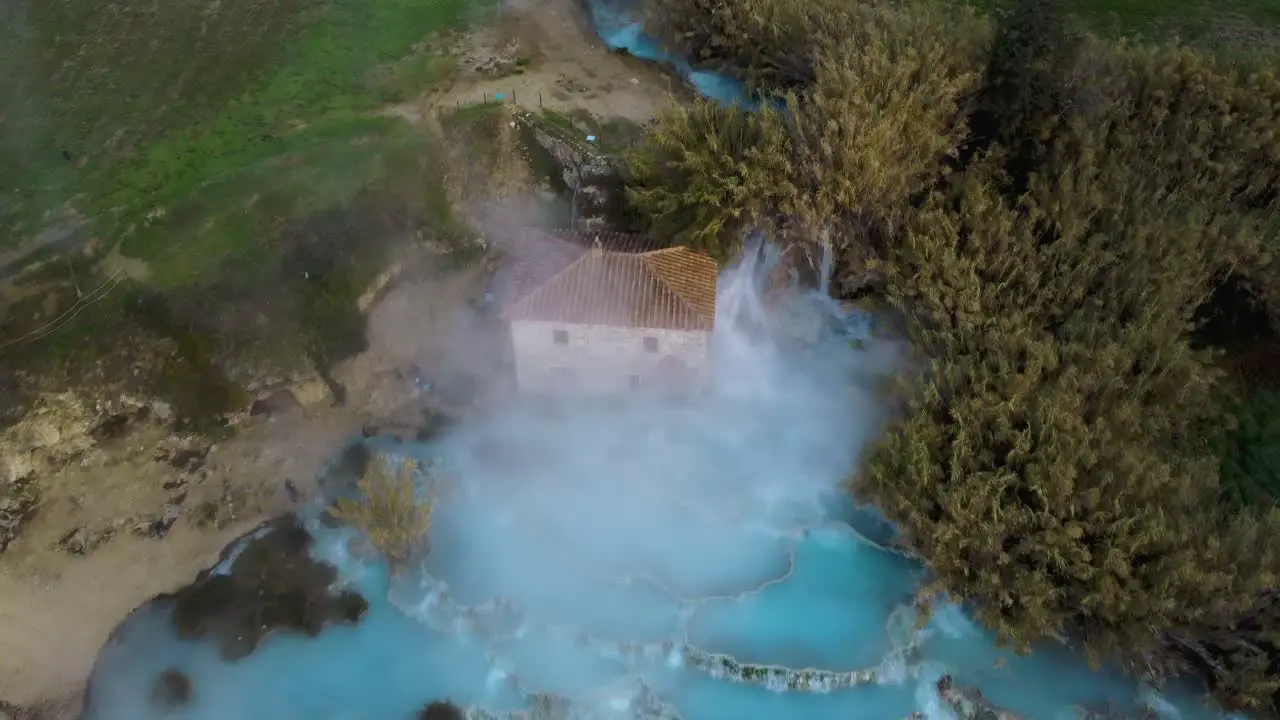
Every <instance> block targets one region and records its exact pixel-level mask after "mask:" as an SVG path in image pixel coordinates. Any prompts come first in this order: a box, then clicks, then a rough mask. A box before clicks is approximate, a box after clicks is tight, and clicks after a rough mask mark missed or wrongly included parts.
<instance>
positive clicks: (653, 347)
mask: <svg viewBox="0 0 1280 720" xmlns="http://www.w3.org/2000/svg"><path fill="white" fill-rule="evenodd" d="M644 351H645V352H651V353H656V352H658V338H656V337H647V338H645V339H644Z"/></svg>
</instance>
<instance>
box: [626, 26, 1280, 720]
mask: <svg viewBox="0 0 1280 720" xmlns="http://www.w3.org/2000/svg"><path fill="white" fill-rule="evenodd" d="M651 5H652V7H653V15H652V17H651V18H650V24H651V27H652V28H653V29H654V30H655V31H656V32H658V33H660V34H661V36H662V37H664V38H665V39H666V40H667V42H668V43H669V44H670V45H672V46H673V47H675V48H677V49H679V50H682V51H685V52H688V53H691V54H692V55H693V56H694V57H695V59H696V60H697V62H699V63H700V64H702V65H704V66H707V67H714V68H718V69H720V70H723V71H727V72H730V73H733V74H735V75H738V76H739V77H742V78H743V79H745V80H746V81H747V82H748V84H749V85H750V86H751V87H752V88H754V89H755V90H756V91H757V92H759V93H760V94H762V95H764V96H767V97H773V98H776V99H778V100H779V101H780V105H781V106H782V108H779V109H768V110H765V111H763V112H759V113H750V112H746V111H743V110H741V109H738V108H724V107H718V106H715V105H712V104H708V103H703V104H699V105H697V106H695V107H693V108H691V109H687V110H683V109H678V110H673V111H671V112H670V113H669V114H668V115H666V116H664V117H663V118H661V120H660V122H658V123H657V124H656V125H655V126H654V127H653V128H651V130H650V131H649V135H648V138H647V142H646V143H645V144H644V146H643V147H641V148H640V149H638V150H637V151H636V152H635V153H633V154H632V156H631V158H630V169H631V178H630V182H631V198H632V201H633V203H634V204H635V206H636V207H637V209H638V210H639V211H641V212H642V214H644V215H645V216H647V218H648V222H649V224H650V226H651V228H652V229H654V230H655V231H658V232H663V233H668V234H670V235H671V236H673V237H675V238H676V239H677V240H679V241H683V242H690V243H693V244H696V245H698V246H700V247H703V248H706V249H708V250H710V251H712V252H716V253H718V254H720V255H722V256H729V255H731V254H732V253H733V252H734V250H735V249H736V247H737V243H738V242H739V238H740V237H741V236H742V234H743V231H744V230H746V229H749V228H753V227H765V228H768V229H770V230H771V231H773V232H774V233H775V234H776V235H777V236H778V237H780V238H782V239H783V240H784V241H785V242H788V243H792V244H797V245H801V246H809V245H814V246H816V245H821V244H826V243H830V244H831V245H832V246H833V247H834V248H835V250H836V251H837V258H838V261H837V267H836V275H837V278H836V279H837V283H836V287H837V290H838V292H840V293H842V294H844V295H846V296H856V295H867V294H873V295H877V296H880V297H883V298H885V299H886V300H887V301H888V304H889V305H890V306H891V307H893V308H894V309H896V311H897V312H898V313H899V314H900V315H901V317H902V319H903V320H904V324H905V327H906V328H907V332H908V333H909V336H910V339H911V340H912V342H913V344H914V347H915V349H916V351H917V352H918V353H919V355H920V357H921V358H922V359H924V360H926V361H927V362H926V363H925V364H924V365H923V367H924V368H925V371H924V373H923V374H922V375H921V376H919V377H911V378H903V387H902V393H903V397H904V398H906V400H905V401H904V404H903V412H902V418H901V422H900V423H899V424H898V426H897V427H896V429H895V430H894V431H893V432H891V433H890V434H889V435H888V436H887V438H886V439H885V440H884V441H883V443H882V444H881V445H880V446H879V447H878V449H877V450H876V452H875V453H874V454H873V456H872V457H871V458H870V460H869V463H868V466H867V467H866V468H865V472H864V473H862V477H861V478H860V481H859V483H858V484H857V485H856V490H857V492H859V493H861V494H863V495H865V496H866V497H867V498H868V499H870V500H873V501H875V502H876V503H878V504H879V506H880V507H882V508H883V509H884V510H885V512H886V513H887V514H888V515H889V516H890V517H891V518H892V519H893V520H894V521H895V522H896V523H897V524H898V526H899V528H900V529H901V530H902V531H903V533H904V535H905V537H906V539H907V540H908V542H909V543H910V544H911V545H912V546H913V547H914V548H915V549H916V550H917V551H918V552H919V553H920V554H921V555H922V556H923V557H924V558H925V559H926V561H927V562H928V564H929V565H930V567H931V568H932V570H933V572H934V574H935V576H936V581H937V587H938V588H939V589H941V590H945V591H947V592H949V593H952V594H954V595H955V596H958V597H959V598H962V599H964V600H965V601H967V602H968V603H970V604H971V605H972V607H973V608H974V610H975V612H976V613H977V616H978V617H979V618H980V619H981V620H982V621H983V622H985V623H986V624H987V625H988V626H990V627H992V628H994V629H995V630H997V631H998V632H999V634H1000V635H1001V636H1002V637H1003V638H1004V639H1005V640H1006V641H1008V642H1010V643H1012V644H1014V645H1016V646H1019V647H1023V648H1025V647H1027V646H1028V645H1029V644H1030V643H1033V642H1036V641H1040V640H1042V639H1045V638H1071V639H1077V640H1079V641H1080V642H1081V643H1082V644H1083V645H1084V647H1085V648H1086V649H1087V650H1088V651H1089V653H1090V654H1091V656H1092V657H1094V658H1097V659H1114V660H1118V661H1121V662H1123V663H1124V664H1126V665H1127V666H1128V667H1129V668H1131V669H1132V670H1134V671H1135V672H1138V673H1140V674H1142V675H1144V676H1146V677H1149V678H1152V679H1160V678H1164V677H1169V676H1171V675H1175V674H1181V673H1186V672H1192V673H1194V674H1196V675H1198V676H1199V677H1202V678H1203V679H1204V680H1205V681H1206V683H1207V685H1208V687H1209V689H1210V690H1211V692H1212V694H1213V696H1214V697H1215V698H1216V699H1217V700H1218V701H1219V702H1220V703H1221V704H1223V705H1224V706H1226V707H1229V708H1247V709H1250V710H1252V711H1254V712H1256V713H1258V714H1259V715H1262V716H1277V715H1280V594H1278V593H1277V591H1276V588H1277V587H1278V586H1280V509H1278V508H1277V505H1276V503H1277V500H1278V499H1280V485H1277V481H1276V477H1277V476H1276V468H1275V465H1274V460H1275V459H1276V458H1277V445H1276V443H1277V442H1278V439H1277V437H1276V435H1275V433H1274V432H1272V430H1273V429H1274V428H1276V427H1277V421H1278V420H1280V416H1278V415H1276V413H1277V411H1278V410H1280V405H1278V404H1277V403H1276V401H1275V394H1274V389H1273V388H1274V380H1268V379H1267V376H1266V374H1265V373H1258V372H1248V371H1247V368H1249V367H1257V365H1258V362H1259V361H1258V358H1268V357H1270V358H1274V357H1275V349H1276V347H1277V346H1276V335H1275V325H1276V321H1277V320H1280V279H1278V278H1277V277H1276V272H1275V265H1274V262H1273V258H1274V256H1275V250H1276V244H1277V237H1278V235H1277V222H1278V217H1280V213H1277V209H1278V207H1277V206H1278V205H1280V74H1278V72H1277V67H1280V65H1278V64H1277V63H1276V61H1275V59H1274V58H1267V57H1264V56H1256V57H1250V58H1248V59H1243V58H1241V57H1240V56H1239V55H1234V56H1231V57H1227V56H1223V55H1218V54H1210V53H1208V52H1205V51H1198V50H1195V49H1192V48H1189V47H1179V46H1172V45H1169V46H1163V45H1161V46H1156V45H1142V44H1135V43H1131V42H1124V41H1119V40H1112V39H1102V38H1099V37H1096V36H1093V35H1090V34H1087V33H1080V32H1076V31H1073V30H1072V29H1071V28H1072V23H1071V22H1070V20H1069V17H1068V14H1067V12H1066V10H1065V9H1064V8H1063V7H1060V6H1059V4H1058V3H1056V2H1054V0H1021V2H1019V3H1017V5H1016V7H1015V8H1014V10H1013V11H1012V12H1010V13H1008V14H1005V15H1002V16H1000V18H999V19H998V20H987V19H983V18H981V17H979V16H977V15H975V14H972V13H970V12H967V11H966V10H965V9H963V8H957V7H955V6H952V5H946V6H941V5H937V4H934V3H929V2H921V1H917V2H912V1H908V2H896V3H888V2H884V3H880V2H874V1H867V0H863V1H860V2H847V1H846V0H811V1H810V2H806V3H797V2H794V0H714V1H713V0H653V2H652V3H651ZM768 105H769V103H766V106H768ZM1240 318H1261V319H1260V320H1259V321H1257V322H1254V323H1252V326H1251V327H1244V326H1245V325H1250V323H1242V322H1240ZM1263 362H1264V364H1265V361H1263ZM1274 376H1275V374H1274V373H1271V377H1272V378H1274Z"/></svg>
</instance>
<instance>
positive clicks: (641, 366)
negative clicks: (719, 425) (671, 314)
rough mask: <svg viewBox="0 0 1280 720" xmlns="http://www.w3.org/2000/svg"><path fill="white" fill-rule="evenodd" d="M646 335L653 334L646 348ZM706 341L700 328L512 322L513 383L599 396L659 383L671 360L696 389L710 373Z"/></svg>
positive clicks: (544, 390)
mask: <svg viewBox="0 0 1280 720" xmlns="http://www.w3.org/2000/svg"><path fill="white" fill-rule="evenodd" d="M557 332H560V333H563V335H561V336H560V340H562V341H563V342H557ZM646 338H652V340H651V341H650V345H649V347H646V340H645V339H646ZM709 340H710V333H708V332H701V331H684V330H659V329H651V328H624V327H614V326H607V325H575V324H569V323H554V322H535V321H515V322H512V323H511V343H512V349H513V351H514V359H515V366H516V386H517V388H518V389H519V390H520V392H528V393H557V392H566V391H567V392H585V393H592V394H601V393H615V392H630V391H634V390H636V389H644V388H647V387H648V388H652V387H659V386H661V385H662V384H663V383H664V380H665V379H666V378H667V377H668V373H667V368H669V367H670V366H671V365H672V363H673V359H674V361H677V362H678V365H679V366H680V367H682V368H683V369H684V372H685V373H686V377H687V380H688V388H689V389H690V390H696V389H699V388H701V387H703V386H705V384H706V380H707V377H708V360H709V357H708V353H709V348H710V346H709ZM653 341H656V343H657V345H656V349H655V348H654V347H653V345H652V342H653ZM637 386H638V388H637Z"/></svg>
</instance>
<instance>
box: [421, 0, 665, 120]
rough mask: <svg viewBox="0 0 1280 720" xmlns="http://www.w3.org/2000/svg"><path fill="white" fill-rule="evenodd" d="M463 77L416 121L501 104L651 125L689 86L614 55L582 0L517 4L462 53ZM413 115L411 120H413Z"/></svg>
mask: <svg viewBox="0 0 1280 720" xmlns="http://www.w3.org/2000/svg"><path fill="white" fill-rule="evenodd" d="M455 54H457V55H459V57H460V65H461V69H462V70H463V72H462V75H461V76H460V77H459V78H458V79H457V80H456V81H455V82H454V83H453V85H452V86H451V87H449V88H448V89H447V90H443V91H437V92H433V93H429V94H427V95H426V96H425V97H423V98H421V99H420V100H419V101H418V102H416V103H413V105H414V110H413V111H411V113H412V115H414V116H418V117H420V116H422V115H424V114H428V113H430V112H433V111H439V110H445V109H448V108H449V107H451V106H452V107H461V106H466V105H472V104H476V103H480V102H482V101H484V99H485V98H487V99H488V100H489V101H490V102H493V101H494V100H495V98H496V97H497V95H498V94H499V93H501V94H503V98H502V102H510V103H514V104H517V105H520V106H522V107H525V108H528V109H537V108H538V107H539V106H541V107H545V108H547V109H550V110H555V111H557V112H562V113H569V112H572V111H574V110H585V111H587V112H590V113H592V114H593V115H596V116H598V117H602V118H610V117H622V118H626V119H628V120H631V121H633V122H645V121H647V120H650V119H652V118H653V117H654V116H655V115H656V114H657V113H658V112H659V111H661V110H662V109H663V108H665V107H667V106H668V105H669V104H670V103H672V102H673V101H676V100H678V99H680V98H685V97H687V96H688V91H687V89H686V88H684V86H683V84H682V83H681V82H680V81H678V80H677V79H675V78H674V77H672V76H671V75H669V74H668V73H666V72H664V71H663V70H661V69H660V68H658V67H657V66H656V65H654V64H653V63H645V62H643V61H640V60H636V59H635V58H631V57H628V56H626V55H621V54H618V53H614V52H611V51H610V50H609V49H608V48H607V47H605V45H604V43H602V42H601V41H600V39H599V38H598V37H597V36H596V35H595V32H594V31H593V29H592V28H591V27H590V25H589V20H588V18H586V17H585V14H584V13H583V11H582V9H581V8H579V7H578V6H577V4H576V2H575V0H510V1H509V2H508V3H507V4H506V10H505V15H504V19H503V25H502V26H500V27H499V28H498V29H496V30H486V31H482V32H480V33H476V34H474V35H472V36H470V37H469V38H468V39H467V40H466V41H465V42H464V43H463V45H462V47H460V48H459V49H458V50H457V52H456V53H455ZM519 59H523V60H524V61H527V65H524V66H523V67H518V68H516V69H517V70H519V72H518V73H515V74H510V75H507V76H505V77H496V78H495V77H485V76H484V74H483V73H477V72H474V71H471V72H468V71H467V70H468V68H474V67H477V66H480V67H483V66H486V65H491V64H493V63H494V62H495V61H496V62H497V64H499V65H502V64H504V63H505V64H507V65H510V63H512V62H514V61H516V60H519ZM406 114H409V113H406Z"/></svg>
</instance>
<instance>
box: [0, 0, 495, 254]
mask: <svg viewBox="0 0 1280 720" xmlns="http://www.w3.org/2000/svg"><path fill="white" fill-rule="evenodd" d="M4 5H5V7H4V9H3V10H0V14H3V17H0V28H3V29H0V33H4V35H5V37H3V38H0V48H2V49H0V53H2V56H0V62H3V63H4V65H5V67H6V68H7V69H9V70H8V71H7V72H6V73H5V75H4V78H3V79H0V94H2V95H3V97H4V98H5V99H6V110H5V112H4V113H3V115H2V116H0V188H2V189H0V198H2V200H0V236H2V237H4V238H6V239H5V240H3V241H0V242H3V243H7V244H10V245H12V244H13V243H15V242H18V241H21V240H23V239H26V238H29V237H30V235H31V234H32V233H33V232H34V231H35V230H37V229H39V227H40V221H41V218H43V217H45V215H46V213H48V212H49V211H50V210H52V209H54V208H57V207H59V206H61V205H63V204H64V203H71V204H72V205H73V206H74V207H75V208H76V209H77V210H78V211H79V212H80V213H82V214H84V215H87V216H88V217H90V218H91V220H93V221H94V223H95V229H96V230H97V231H98V232H100V233H104V232H105V233H106V234H108V235H110V234H112V233H111V230H112V229H113V227H114V226H117V225H124V226H127V225H128V224H129V223H130V222H132V221H133V220H135V219H136V217H135V215H136V214H137V213H138V212H139V211H140V210H144V209H145V208H149V207H151V206H155V205H157V204H160V205H163V203H164V202H165V201H166V200H168V199H169V198H172V197H176V196H179V195H182V194H183V193H187V192H189V191H190V190H191V189H192V188H193V187H196V186H199V185H200V184H201V183H204V182H206V181H209V180H211V179H215V178H217V177H220V176H222V175H225V174H226V173H228V172H234V171H237V170H238V169H240V168H241V167H242V166H243V165H244V164H245V163H246V162H251V161H254V160H257V159H259V158H262V157H264V156H267V155H271V154H273V153H277V152H280V151H281V150H283V149H285V148H284V145H285V144H286V143H287V142H288V141H287V140H285V139H284V138H283V136H285V135H287V134H288V133H289V132H291V131H292V130H294V129H296V128H297V127H300V126H302V125H311V124H315V123H316V122H323V121H328V120H332V119H335V118H336V119H339V120H340V119H341V118H342V117H343V116H349V115H350V114H353V113H358V112H360V111H363V110H367V109H369V108H370V107H372V106H374V105H376V104H377V103H379V102H383V101H385V100H387V99H392V98H394V97H396V96H397V95H398V94H401V93H402V92H403V90H404V88H403V87H402V85H403V83H406V82H413V83H416V84H418V85H426V84H429V83H431V82H433V81H435V80H437V79H439V78H440V77H442V76H444V75H447V73H448V72H449V71H450V68H451V65H450V64H449V63H448V61H447V60H445V59H443V58H439V57H435V56H433V55H432V54H431V52H430V51H429V50H422V49H417V50H416V49H415V48H421V46H420V45H419V43H422V42H423V41H424V40H426V39H427V38H428V37H429V36H430V35H431V34H432V33H436V32H440V31H443V30H447V29H450V28H456V27H459V26H461V25H463V24H464V23H466V22H467V21H468V20H471V19H474V18H476V17H478V16H482V15H483V14H484V11H483V10H482V9H478V8H479V7H481V6H478V5H477V4H476V3H473V2H468V1H467V0H439V1H438V2H431V3H419V2H410V1H409V0H372V1H370V0H214V1H212V2H208V1H205V0H163V1H162V2H150V1H146V2H144V1H143V0H121V1H120V2H112V3H98V2H92V0H50V1H41V2H35V1H34V0H15V2H12V3H5V4H4ZM414 56H421V57H416V58H415V57H414ZM407 57H408V58H410V59H411V60H412V61H411V62H405V58H407ZM395 61H400V62H398V63H396V65H395V68H396V71H395V72H391V73H388V72H382V73H379V72H377V69H378V68H379V67H380V66H382V65H387V64H391V63H393V62H395ZM406 76H408V77H406ZM102 223H106V224H105V225H103V224H102Z"/></svg>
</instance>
